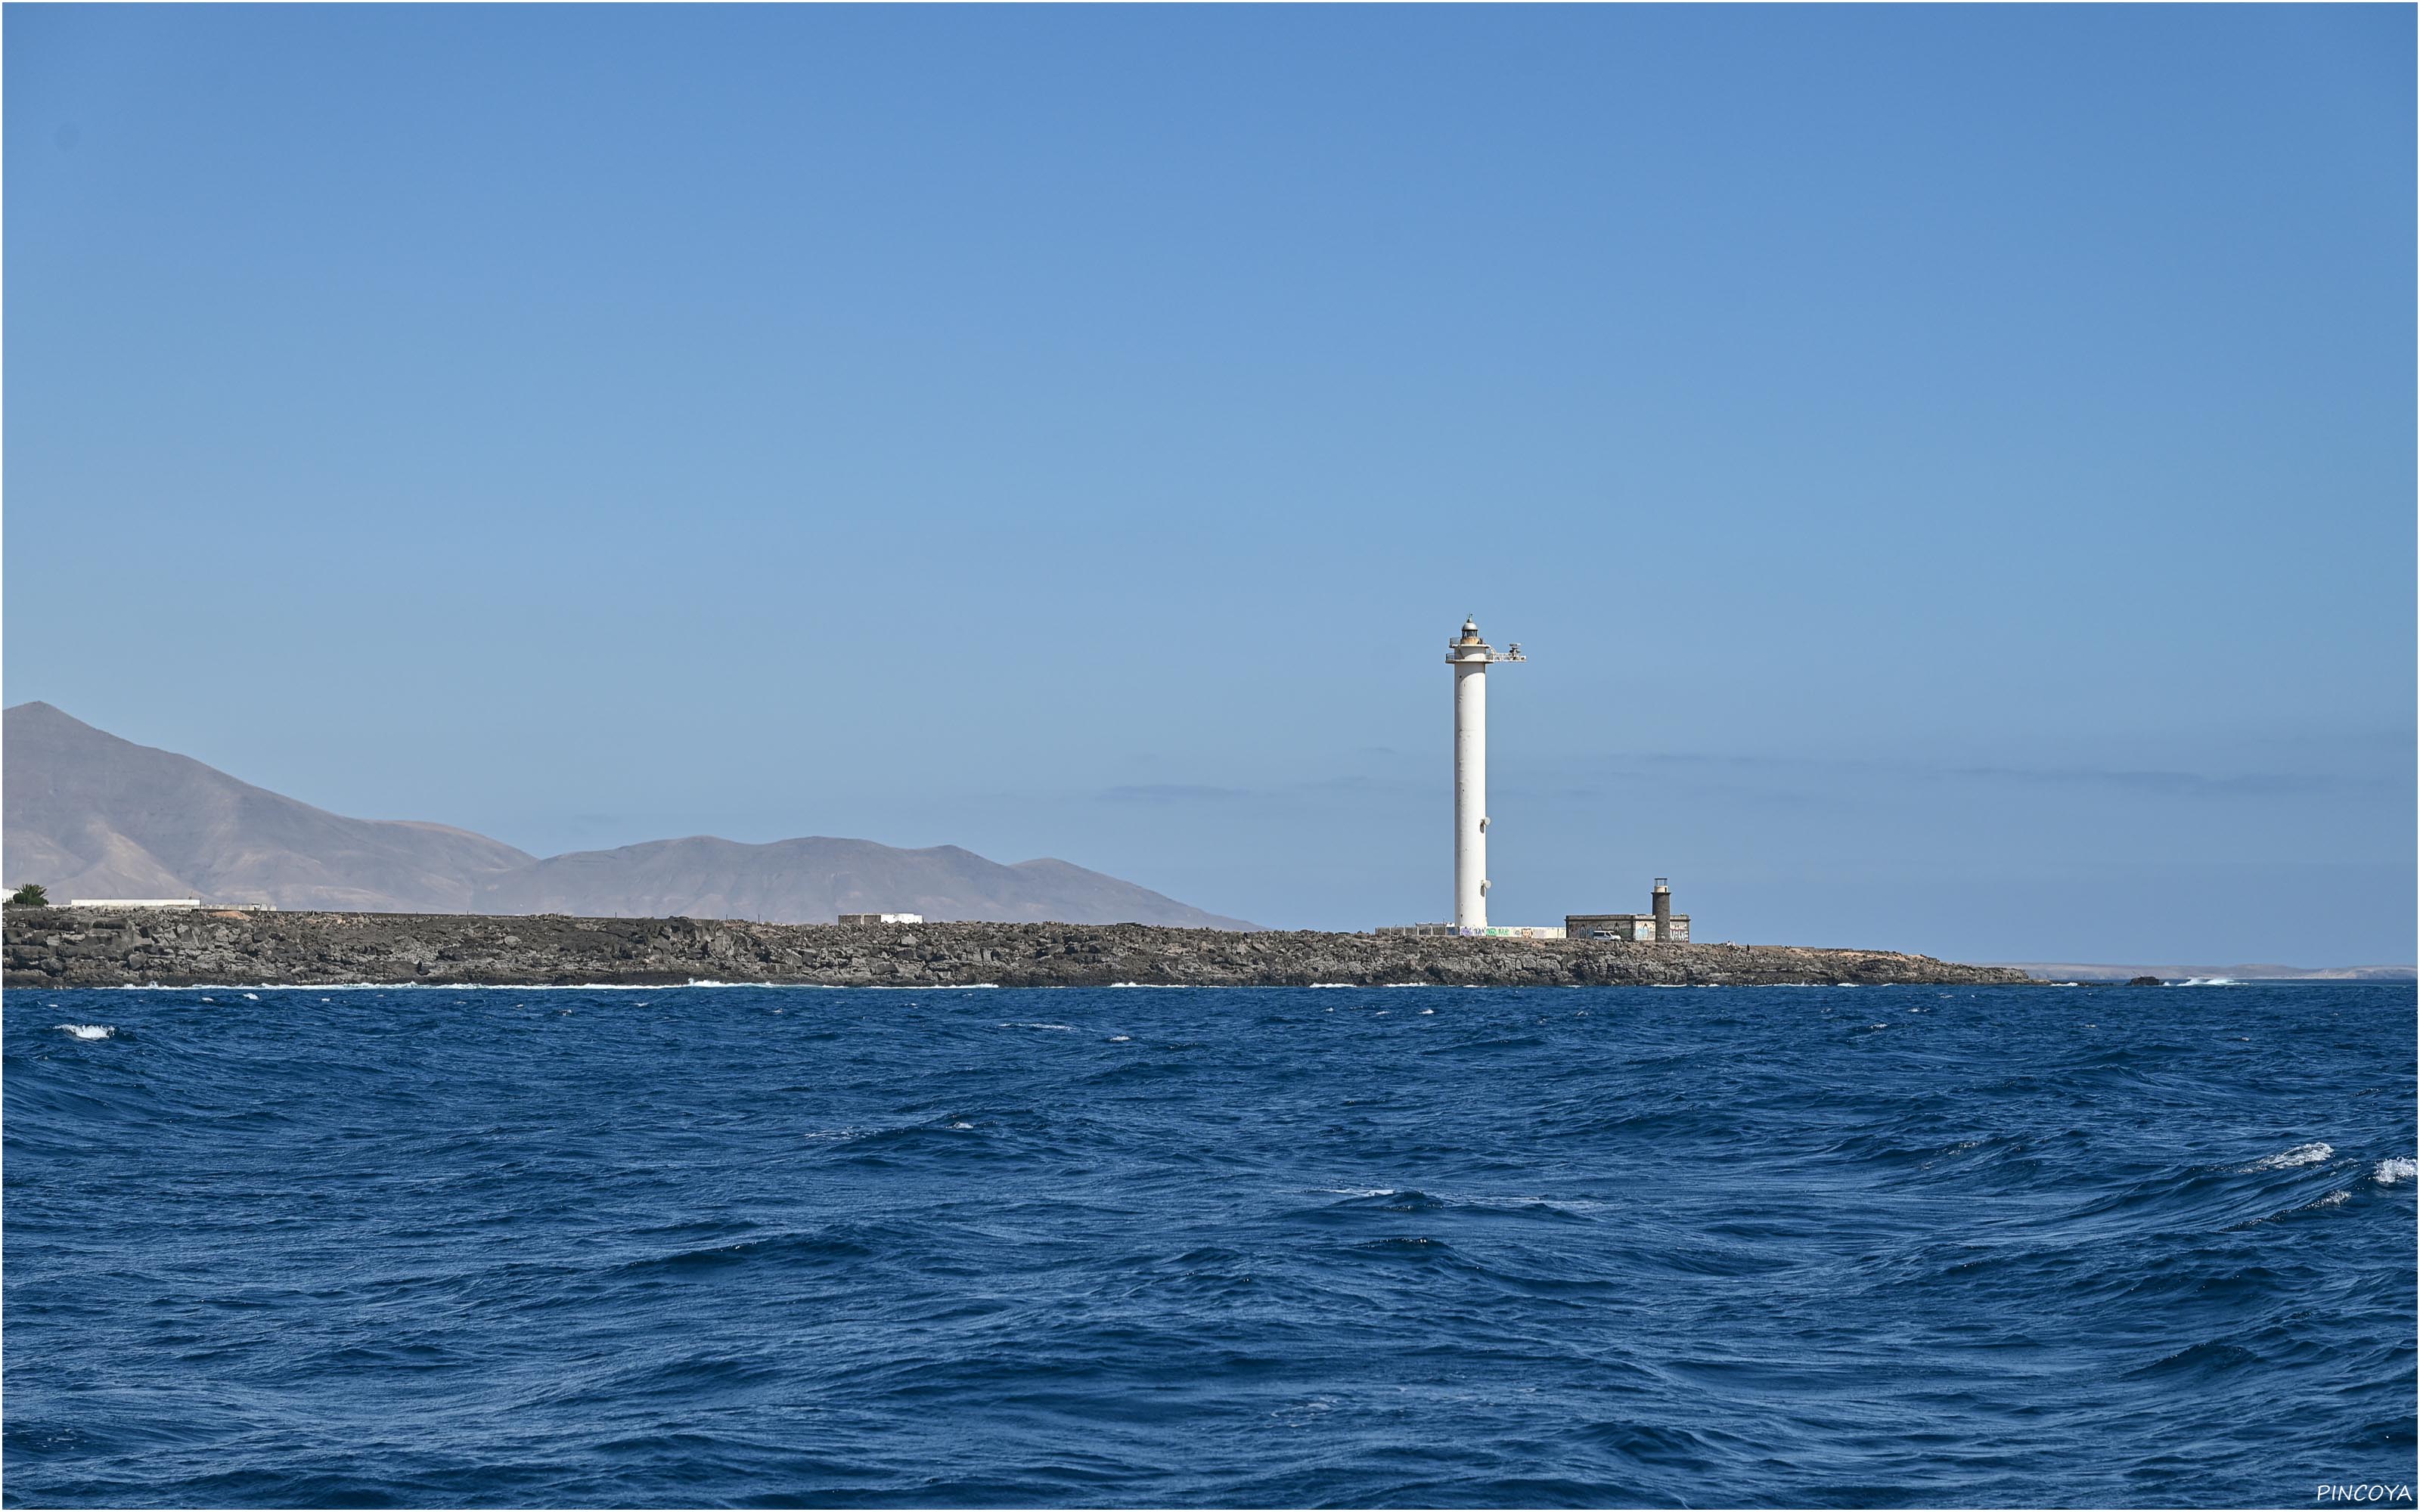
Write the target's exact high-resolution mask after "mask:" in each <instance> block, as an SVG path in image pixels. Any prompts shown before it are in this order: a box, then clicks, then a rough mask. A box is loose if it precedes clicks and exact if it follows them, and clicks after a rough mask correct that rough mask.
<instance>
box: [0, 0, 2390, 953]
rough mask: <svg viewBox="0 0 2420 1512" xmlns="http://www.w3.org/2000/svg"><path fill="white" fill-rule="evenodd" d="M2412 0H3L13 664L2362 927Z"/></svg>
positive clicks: (672, 799) (130, 697)
mask: <svg viewBox="0 0 2420 1512" xmlns="http://www.w3.org/2000/svg"><path fill="white" fill-rule="evenodd" d="M2413 25H2414V21H2413V12H2412V9H2411V8H2408V7H2388V6H2378V7H2323V6H2309V7H2286V8H2269V7H2234V8H2199V7H2185V6H2177V7H2151V8H2133V7H2092V8H2069V7H2059V8H1983V7H1971V8H1915V7H1882V8H1816V7H1805V8H1778V9H1767V8H1748V7H1718V8H1702V9H1662V8H1643V7H1642V8H1630V7H1624V8H1386V7H1352V8H1261V7H1255V8H1147V9H1143V8H1106V7H1078V8H1063V9H1025V8H1007V7H1001V8H972V9H960V8H938V7H934V8H901V9H885V8H833V9H821V8H804V9H794V8H770V7H740V8H637V7H632V8H582V7H575V6H563V7H530V8H468V7H428V8H384V7H345V8H304V7H262V8H216V7H210V8H204V7H194V8H145V7H109V8H87V7H77V8H57V7H25V6H13V7H10V8H8V11H7V13H6V16H5V21H0V27H5V44H6V53H5V66H6V81H5V82H6V86H7V87H6V96H5V125H6V146H5V152H6V162H5V167H6V179H5V194H6V203H5V209H6V246H5V260H6V267H5V272H6V279H7V284H6V292H7V296H8V304H7V315H8V332H7V334H8V341H7V347H6V373H5V378H6V382H7V400H8V405H7V410H6V431H5V441H6V461H5V488H6V506H7V517H6V538H5V545H6V548H7V550H6V558H5V589H6V595H5V629H6V640H5V654H6V665H5V677H6V681H7V690H6V696H7V698H8V702H21V701H23V700H26V699H33V698H39V699H46V700H48V701H50V702H54V703H57V704H58V705H60V706H61V707H63V708H65V709H67V710H68V711H69V712H70V713H72V714H75V715H77V716H78V717H82V718H85V719H87V720H90V721H92V722H94V723H96V724H99V725H101V726H102V727H103V728H105V729H109V730H111V731H114V732H116V733H120V734H123V735H126V736H128V737H129V738H131V739H135V740H139V741H142V742H144V743H146V744H152V745H161V746H165V747H168V748H173V749H178V750H182V751H185V752H188V753H190V754H192V755H194V756H197V757H199V758H201V759H203V760H205V761H208V762H210V763H211V764H215V765H218V766H221V767H223V768H225V769H226V770H229V771H231V772H233V773H235V774H237V775H238V776H240V777H243V778H245V779H250V780H253V781H256V782H259V783H262V784H263V785H265V786H269V787H271V788H275V789H277V790H279V791H282V792H287V793H290V794H292V795H296V796H299V797H302V798H305V799H307V800H309V801H311V802H314V803H318V804H320V805H322V806H324V807H327V808H331V809H334V810H339V811H343V812H348V813H356V814H363V815H367V816H372V817H389V818H426V819H438V820H442V821H446V822H450V823H455V824H459V825H467V826H470V827H472V828H475V829H479V830H482V831H485V832H487V833H490V834H493V835H496V836H498V837H499V838H501V839H504V840H508V841H513V842H514V843H517V844H520V845H521V846H523V847H525V848H528V849H531V850H534V851H538V852H542V853H545V852H553V851H558V850H564V849H572V848H588V847H597V846H607V845H615V844H622V843H628V842H630V841H640V840H645V839H653V838H659V837H664V836H670V835H680V834H690V833H714V834H721V835H727V836H730V837H733V838H735V839H741V840H770V839H776V838H780V837H783V836H788V835H796V834H833V835H862V836H866V837H869V838H872V839H876V840H880V841H887V842H890V843H893V844H901V845H926V844H937V843H945V842H947V843H957V844H963V845H967V846H969V847H970V848H973V849H975V850H978V851H981V852H983V853H985V854H986V855H989V856H995V857H998V858H1000V859H1003V860H1015V859H1022V858H1024V857H1026V856H1039V855H1053V856H1064V857H1066V858H1068V859H1070V860H1074V861H1077V862H1079V863H1081V864H1084V865H1087V866H1093V867H1097V868H1099V869H1101V870H1104V871H1108V872H1114V873H1117V874H1119V875H1123V876H1126V877H1130V878H1133V879H1135V880H1137V881H1140V882H1143V883H1145V884H1147V885H1149V886H1152V887H1158V888H1160V889H1162V890H1164V891H1167V892H1169V893H1171V894H1172V895H1174V896H1177V897H1180V898H1183V899H1185V900H1186V901H1187V902H1190V903H1198V904H1200V905H1202V906H1204V907H1209V908H1213V909H1216V910H1218V911H1220V912H1224V913H1230V914H1237V915H1241V916H1244V917H1248V918H1254V919H1257V920H1260V921H1262V922H1265V923H1271V924H1280V925H1297V926H1317V927H1344V928H1359V927H1367V926H1369V925H1372V924H1376V923H1380V922H1395V921H1404V920H1411V919H1418V918H1440V917H1444V915H1445V914H1446V912H1447V911H1448V910H1449V909H1450V887H1451V834H1450V801H1451V800H1450V786H1449V780H1448V779H1449V772H1450V718H1451V715H1450V674H1449V672H1448V671H1447V670H1446V668H1445V666H1444V663H1443V656H1444V641H1445V640H1446V637H1447V635H1448V633H1449V632H1450V630H1451V628H1452V627H1453V626H1454V625H1457V624H1458V623H1459V621H1460V619H1461V617H1462V616H1463V615H1464V614H1465V613H1466V612H1476V613H1477V614H1478V616H1479V618H1480V622H1481V625H1482V626H1483V627H1484V628H1485V629H1486V630H1487V631H1488V632H1489V633H1490V634H1491V635H1492V636H1494V637H1495V638H1496V639H1497V640H1499V641H1501V640H1509V639H1518V640H1521V641H1522V642H1523V643H1524V645H1525V648H1526V649H1528V651H1529V653H1530V655H1531V656H1532V657H1533V660H1532V661H1531V662H1530V663H1529V664H1528V665H1527V666H1523V667H1515V668H1512V669H1508V670H1506V671H1504V672H1502V673H1501V674H1499V676H1498V678H1497V682H1496V686H1495V689H1494V694H1493V698H1492V705H1493V707H1492V710H1491V718H1492V729H1493V734H1494V743H1493V748H1492V757H1493V761H1492V766H1493V779H1494V791H1493V793H1492V795H1491V798H1492V801H1491V809H1492V810H1493V813H1494V815H1495V819H1496V824H1495V825H1494V827H1493V829H1492V831H1491V841H1492V851H1493V854H1492V867H1491V870H1492V871H1493V872H1494V875H1495V878H1496V891H1495V894H1494V897H1493V912H1494V914H1495V916H1496V917H1497V919H1498V920H1499V921H1508V922H1526V921H1537V922H1548V921H1554V920H1557V919H1559V918H1560V917H1561V915H1562V914H1563V913H1564V912H1566V911H1601V910H1610V909H1618V908H1628V907H1634V906H1643V903H1644V899H1645V892H1646V887H1647V883H1648V879H1649V878H1650V877H1651V876H1652V875H1653V874H1656V873H1664V874H1668V875H1670V876H1671V877H1672V878H1673V882H1674V887H1675V888H1676V889H1677V895H1678V896H1679V898H1680V901H1681V906H1682V907H1683V908H1684V909H1687V910H1689V911H1691V912H1693V913H1694V914H1695V915H1696V916H1697V918H1698V919H1699V930H1700V933H1701V934H1702V935H1703V936H1704V937H1709V938H1729V939H1742V940H1760V941H1776V942H1795V943H1840V944H1858V945H1875V946H1891V947H1902V948H1908V949H1922V950H1928V951H1932V952H1935V953H1942V954H1950V955H1961V956H1965V957H1969V958H1977V959H1993V960H2011V959H2013V960H2055V959H2079V958H2080V959H2087V960H2089V959H2100V960H2124V959H2135V960H2146V959H2158V960H2183V959H2197V960H2223V961H2242V960H2269V961H2288V962H2296V963H2305V964H2318V963H2344V962H2354V961H2360V962H2372V961H2409V960H2411V959H2412V956H2413V939H2412V934H2413V924H2412V920H2413V910H2414V890H2413V866H2412V838H2413V817H2414V816H2413V801H2412V794H2413V783H2412V778H2413V738H2414V712H2415V711H2414V701H2413V687H2414V671H2415V668H2414V658H2413V628H2412V627H2413V619H2414V599H2413V561H2414V539H2413V498H2414V485H2415V478H2414V467H2413V455H2414V432H2413V413H2414V404H2415V393H2414V385H2413V337H2412V332H2413V326H2414V309H2413V264H2414V247H2413V233H2412V226H2413V221H2414V201H2413V188H2412V185H2413V178H2414V162H2413V148H2412V119H2413V111H2414V100H2413V85H2412V54H2413V42H2414V36H2413Z"/></svg>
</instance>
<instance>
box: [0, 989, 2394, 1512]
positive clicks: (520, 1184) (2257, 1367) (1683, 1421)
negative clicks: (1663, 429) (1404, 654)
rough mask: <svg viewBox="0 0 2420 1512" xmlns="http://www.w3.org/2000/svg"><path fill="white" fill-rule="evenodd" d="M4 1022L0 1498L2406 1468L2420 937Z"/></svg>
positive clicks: (1820, 1499) (25, 1010)
mask: <svg viewBox="0 0 2420 1512" xmlns="http://www.w3.org/2000/svg"><path fill="white" fill-rule="evenodd" d="M67 1026H81V1027H80V1028H78V1027H67ZM5 1038H6V1052H7V1058H6V1080H5V1095H6V1103H5V1110H4V1111H5V1132H6V1147H7V1149H6V1153H7V1166H6V1177H7V1189H6V1209H5V1226H6V1227H5V1240H6V1267H5V1290H4V1291H0V1298H5V1319H0V1321H5V1330H6V1332H5V1343H6V1353H5V1399H0V1413H5V1431H6V1461H5V1471H6V1480H5V1497H6V1501H7V1503H8V1504H10V1505H27V1506H32V1505H94V1504H107V1505H117V1506H134V1505H148V1504H187V1505H204V1506H215V1505H229V1504H242V1505H257V1504H270V1505H302V1506H317V1505H377V1504H426V1505H456V1504H482V1505H499V1504H501V1505H520V1504H542V1505H566V1504H570V1505H581V1504H603V1505H651V1504H683V1505H692V1504H724V1503H728V1504H743V1505H778V1504H827V1505H915V1506H936V1505H959V1504H979V1505H989V1506H1016V1505H1029V1504H1075V1505H1095V1504H1151V1505H1171V1506H1184V1505H1233V1504H1241V1505H1249V1506H1269V1505H1323V1504H1347V1505H1367V1504H1404V1505H1422V1504H1428V1505H1456V1506H1470V1505H1488V1504H1522V1505H1563V1504H1648V1505H1682V1504H1699V1505H1704V1504H1730V1505H1754V1504H1817V1505H1831V1504H1859V1505H1894V1504H1986V1505H1993V1504H2046V1503H2047V1504H2111V1505H2130V1504H2160V1505H2181V1506H2199V1505H2224V1504H2282V1505H2287V1506H2296V1505H2310V1504H2314V1503H2315V1498H2316V1496H2317V1494H2318V1493H2317V1488H2318V1487H2319V1486H2322V1485H2347V1486H2350V1485H2352V1484H2357V1483H2385V1484H2388V1485H2401V1486H2411V1485H2412V1484H2414V1483H2415V1482H2420V1473H2415V1466H2414V1452H2415V1451H2414V1437H2413V1427H2414V1310H2415V1296H2414V1279H2413V1277H2414V1264H2415V1242H2414V1234H2415V1228H2414V1211H2413V1191H2414V1187H2415V1180H2414V1168H2413V1157H2414V1154H2415V1129H2414V1065H2413V1049H2414V1012H2413V995H2412V990H2411V989H2410V988H2408V987H2380V986H2303V985H2290V986H2258V985H2243V986H2217V987H2194V988H2168V989H2150V988H2039V989H2024V988H1993V989H1967V988H1955V989H1945V988H1932V987H1921V988H1916V987H1908V988H1891V987H1865V988H1777V989H1756V988H1714V989H1695V990H1689V989H1679V990H1667V989H1605V988H1593V989H1561V990H1535V991H1531V990H1512V989H1497V990H1481V991H1470V990H1461V989H1450V988H1439V987H1425V988H1398V989H1357V988H1327V989H1273V990H1262V991H1232V990H1212V989H1106V990H1097V991H1095V990H1076V989H1055V990H1037V991H1003V990H975V991H960V990H947V991H890V992H875V991H828V990H816V989H804V988H796V989H767V988H750V987H715V986H700V987H690V988H651V989H641V990H593V989H561V990H535V991H534V990H527V989H493V990H479V991H468V990H456V989H418V990H385V991H374V990H346V991H332V990H327V989H291V990H266V989H264V990H259V991H256V992H246V991H243V990H240V989H227V988H218V989H194V990H183V989H180V990H174V991H133V992H85V993H67V992H41V991H38V990H27V991H12V992H10V993H8V995H7V1001H6V1013H5ZM2403 1504H2405V1505H2409V1504H2410V1503H2409V1502H2408V1501H2407V1502H2405V1503H2403Z"/></svg>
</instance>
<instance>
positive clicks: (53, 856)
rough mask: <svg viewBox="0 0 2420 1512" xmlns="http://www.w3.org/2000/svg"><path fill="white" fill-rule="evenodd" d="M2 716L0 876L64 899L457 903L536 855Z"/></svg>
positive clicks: (351, 905) (22, 707) (464, 905)
mask: <svg viewBox="0 0 2420 1512" xmlns="http://www.w3.org/2000/svg"><path fill="white" fill-rule="evenodd" d="M0 753H5V757H6V770H5V771H0V840H5V846H0V852H5V854H0V878H5V879H6V881H7V882H8V885H9V886H11V887H14V886H15V885H16V884H18V883H20V882H39V883H41V884H42V886H43V887H44V889H45V890H47V891H48V892H49V893H50V895H51V897H52V899H53V900H54V902H58V903H66V902H67V901H68V900H69V899H70V898H193V897H199V898H203V899H206V900H208V901H209V902H212V903H274V904H276V905H277V906H278V907H280V908H330V909H375V910H384V911H390V912H399V913H464V912H467V911H468V910H469V909H470V906H471V897H472V894H473V891H474V890H475V889H476V888H477V887H479V886H480V884H482V883H484V882H486V881H488V880H489V879H490V878H492V877H495V876H497V875H500V874H502V873H503V872H509V871H511V870H512V869H513V868H515V867H521V866H527V865H529V864H530V862H531V861H532V860H533V859H535V857H533V856H530V855H529V854H528V853H527V852H525V851H518V850H515V849H514V848H513V847H511V846H510V845H506V844H504V843H503V842H502V841H492V840H489V839H488V838H487V837H486V836H484V835H473V834H472V833H471V832H470V831H468V830H462V829H449V828H447V827H446V826H445V825H419V824H409V823H399V822H392V821H380V820H373V819H347V818H345V817H343V816H342V815H340V814H332V813H330V812H328V811H327V810H324V809H314V808H312V807H311V806H310V805H309V804H307V803H300V802H297V801H296V800H294V799H292V798H287V797H281V796H280V795H277V794H274V793H271V792H269V791H268V790H267V789H265V788H256V787H254V786H253V785H252V784H251V783H249V782H239V781H237V780H236V779H234V778H231V777H229V776H227V775H226V774H225V773H224V772H220V771H216V770H214V769H212V768H210V767H208V766H205V765H203V764H201V763H199V762H197V761H194V759H193V758H191V757H189V756H178V755H176V754H174V753H173V752H170V751H164V750H155V749H153V748H150V747H148V746H137V745H135V744H134V743H133V742H132V741H127V740H120V739H118V738H117V737H116V735H113V734H110V733H107V732H105V731H101V730H96V729H94V728H93V727H92V726H90V725H88V724H85V722H84V721H83V720H81V719H75V718H70V717H69V716H67V715H65V714H62V713H60V712H59V711H58V710H57V709H54V708H53V707H51V705H49V704H47V703H20V704H18V705H17V706H16V707H14V708H12V709H10V710H8V713H7V715H6V725H5V728H0Z"/></svg>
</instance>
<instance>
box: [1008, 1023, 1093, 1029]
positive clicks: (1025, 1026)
mask: <svg viewBox="0 0 2420 1512" xmlns="http://www.w3.org/2000/svg"><path fill="white" fill-rule="evenodd" d="M1074 1027H1075V1026H1074V1025H1073V1024H1003V1025H1001V1028H1003V1029H1072V1028H1074Z"/></svg>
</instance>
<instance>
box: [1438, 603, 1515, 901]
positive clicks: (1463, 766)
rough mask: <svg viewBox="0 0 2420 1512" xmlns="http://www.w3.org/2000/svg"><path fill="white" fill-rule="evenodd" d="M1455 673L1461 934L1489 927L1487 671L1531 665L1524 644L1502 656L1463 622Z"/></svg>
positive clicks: (1455, 644) (1449, 649)
mask: <svg viewBox="0 0 2420 1512" xmlns="http://www.w3.org/2000/svg"><path fill="white" fill-rule="evenodd" d="M1445 659H1446V662H1447V664H1448V665H1449V666H1450V667H1452V668H1453V923H1454V927H1455V928H1456V929H1464V930H1474V929H1476V930H1483V929H1485V928H1486V927H1487V668H1488V664H1489V663H1490V662H1497V661H1527V660H1528V659H1529V658H1528V657H1527V656H1523V655H1521V642H1519V641H1518V640H1515V641H1513V642H1512V647H1511V649H1509V650H1506V651H1497V649H1495V648H1494V647H1493V646H1490V645H1489V644H1488V643H1487V642H1486V641H1484V640H1481V639H1480V638H1479V622H1478V621H1476V620H1465V621H1463V622H1462V634H1461V636H1460V637H1459V638H1457V639H1455V640H1452V641H1450V642H1448V644H1447V646H1446V648H1445Z"/></svg>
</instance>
